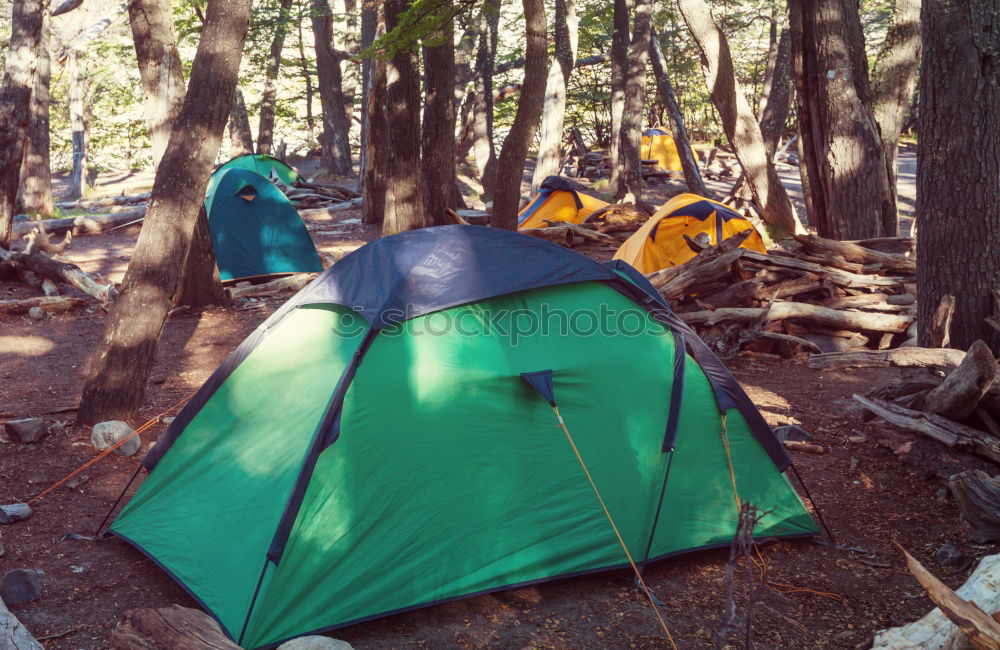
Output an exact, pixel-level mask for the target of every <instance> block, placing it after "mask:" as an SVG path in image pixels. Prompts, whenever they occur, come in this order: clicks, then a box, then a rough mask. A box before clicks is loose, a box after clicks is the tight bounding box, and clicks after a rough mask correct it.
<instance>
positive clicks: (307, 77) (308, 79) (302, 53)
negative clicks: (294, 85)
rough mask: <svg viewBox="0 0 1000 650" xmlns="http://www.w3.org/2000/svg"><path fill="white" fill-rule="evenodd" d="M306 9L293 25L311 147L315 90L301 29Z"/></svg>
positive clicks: (313, 136)
mask: <svg viewBox="0 0 1000 650" xmlns="http://www.w3.org/2000/svg"><path fill="white" fill-rule="evenodd" d="M308 10H309V7H308V6H304V7H303V9H302V12H301V13H300V14H299V19H298V20H297V21H296V23H295V26H296V29H297V30H298V36H299V38H298V46H299V70H300V71H301V72H302V81H303V83H304V84H305V87H306V89H305V95H306V96H305V100H306V125H307V126H308V127H309V147H310V148H312V146H313V145H314V144H315V143H316V118H315V117H314V116H313V94H314V93H315V90H314V88H313V76H312V70H310V69H309V60H308V59H306V47H305V35H304V34H303V31H302V23H303V22H304V21H305V13H306V12H307V11H308Z"/></svg>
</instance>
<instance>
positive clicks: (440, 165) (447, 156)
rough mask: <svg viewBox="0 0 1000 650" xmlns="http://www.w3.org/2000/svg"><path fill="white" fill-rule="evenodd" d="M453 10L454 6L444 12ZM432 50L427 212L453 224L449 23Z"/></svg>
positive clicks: (427, 71) (427, 54) (424, 159)
mask: <svg viewBox="0 0 1000 650" xmlns="http://www.w3.org/2000/svg"><path fill="white" fill-rule="evenodd" d="M450 10H451V2H450V1H447V0H446V1H444V2H442V3H441V4H440V11H442V12H447V11H450ZM433 38H434V40H435V42H434V44H433V45H432V46H425V47H424V79H425V83H426V88H425V89H424V117H423V134H422V138H423V140H422V152H421V177H422V181H421V184H422V186H423V197H424V208H425V210H426V213H427V219H428V221H429V222H430V223H432V224H445V223H450V222H451V220H449V219H448V215H447V214H446V211H447V210H448V209H449V208H453V207H454V205H453V202H452V199H453V197H454V194H455V44H454V42H453V41H454V19H449V20H448V21H447V22H446V24H445V26H444V27H443V28H442V29H441V31H440V33H438V34H435V35H434V36H433Z"/></svg>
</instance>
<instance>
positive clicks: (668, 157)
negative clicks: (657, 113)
mask: <svg viewBox="0 0 1000 650" xmlns="http://www.w3.org/2000/svg"><path fill="white" fill-rule="evenodd" d="M641 151H642V159H643V160H655V161H656V164H657V165H658V166H659V167H660V168H661V169H663V170H664V171H668V172H675V171H676V172H679V171H683V168H682V167H681V157H680V154H678V153H677V145H676V144H674V137H673V136H672V135H670V133H669V132H668V131H664V130H662V129H646V130H645V131H643V132H642V149H641Z"/></svg>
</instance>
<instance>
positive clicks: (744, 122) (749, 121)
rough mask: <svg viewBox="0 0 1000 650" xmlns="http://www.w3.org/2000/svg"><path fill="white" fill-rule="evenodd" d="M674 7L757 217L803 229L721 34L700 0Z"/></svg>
mask: <svg viewBox="0 0 1000 650" xmlns="http://www.w3.org/2000/svg"><path fill="white" fill-rule="evenodd" d="M677 7H678V8H679V9H680V12H681V15H682V16H683V17H684V22H685V23H687V27H688V31H689V32H690V33H691V36H692V38H693V39H694V41H695V44H696V45H697V47H698V53H699V56H700V59H701V67H702V71H703V72H704V75H705V81H706V83H707V84H708V90H709V94H710V96H711V98H712V104H713V105H714V106H715V110H717V111H718V112H719V116H720V117H721V118H722V127H723V130H724V131H725V133H726V137H727V138H728V139H729V142H730V143H731V144H732V145H733V150H734V152H735V153H736V159H737V160H738V161H739V163H740V167H741V168H742V170H743V173H744V174H746V177H747V181H748V182H749V184H750V191H751V192H752V194H753V199H754V202H755V203H756V204H757V207H758V209H759V211H760V215H761V218H762V219H763V220H764V222H765V223H767V224H768V225H770V226H771V227H772V228H775V229H777V230H779V231H782V232H793V233H795V232H802V230H803V228H802V224H801V223H800V222H799V219H798V215H796V214H795V208H794V207H793V206H792V202H791V201H790V200H789V198H788V193H787V192H786V191H785V187H784V186H783V185H782V184H781V179H780V178H778V173H777V172H776V171H775V169H774V165H773V164H772V163H771V161H770V160H768V158H767V150H766V148H765V146H764V138H763V136H762V135H761V132H760V126H759V125H758V124H757V120H756V119H755V118H754V114H753V110H752V109H751V108H750V104H749V102H747V99H746V95H745V94H744V92H743V88H742V87H741V86H740V83H739V82H738V81H737V80H736V75H735V74H734V72H733V58H732V54H731V53H730V51H729V42H728V41H727V40H726V36H725V34H723V33H722V30H720V29H719V26H718V25H717V24H716V22H715V19H714V18H713V17H712V12H711V10H710V9H709V7H708V5H707V4H706V3H705V0H677Z"/></svg>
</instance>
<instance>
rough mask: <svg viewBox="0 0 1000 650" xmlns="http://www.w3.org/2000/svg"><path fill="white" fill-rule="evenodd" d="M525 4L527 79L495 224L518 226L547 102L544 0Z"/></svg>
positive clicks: (506, 153) (505, 153)
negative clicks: (534, 142) (523, 188)
mask: <svg viewBox="0 0 1000 650" xmlns="http://www.w3.org/2000/svg"><path fill="white" fill-rule="evenodd" d="M522 5H523V6H524V24H525V48H524V59H525V61H526V63H525V66H524V83H523V84H522V85H521V96H520V97H519V98H518V100H517V113H516V114H515V115H514V123H513V124H512V125H511V127H510V132H508V133H507V137H506V139H505V140H504V142H503V148H502V149H501V150H500V157H499V158H498V159H497V185H496V193H495V196H494V199H493V217H492V220H491V224H492V225H494V226H497V227H499V228H507V229H508V230H516V229H517V209H518V207H519V204H520V202H521V177H522V176H524V161H525V159H526V158H527V156H528V147H529V146H530V145H531V139H532V138H533V137H534V135H535V128H537V126H538V119H539V118H540V117H541V114H542V105H543V103H544V102H545V76H546V67H547V64H546V63H547V62H546V60H545V59H546V48H547V47H548V45H547V43H546V41H547V40H548V39H547V35H546V33H545V6H544V4H543V3H542V0H522Z"/></svg>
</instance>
